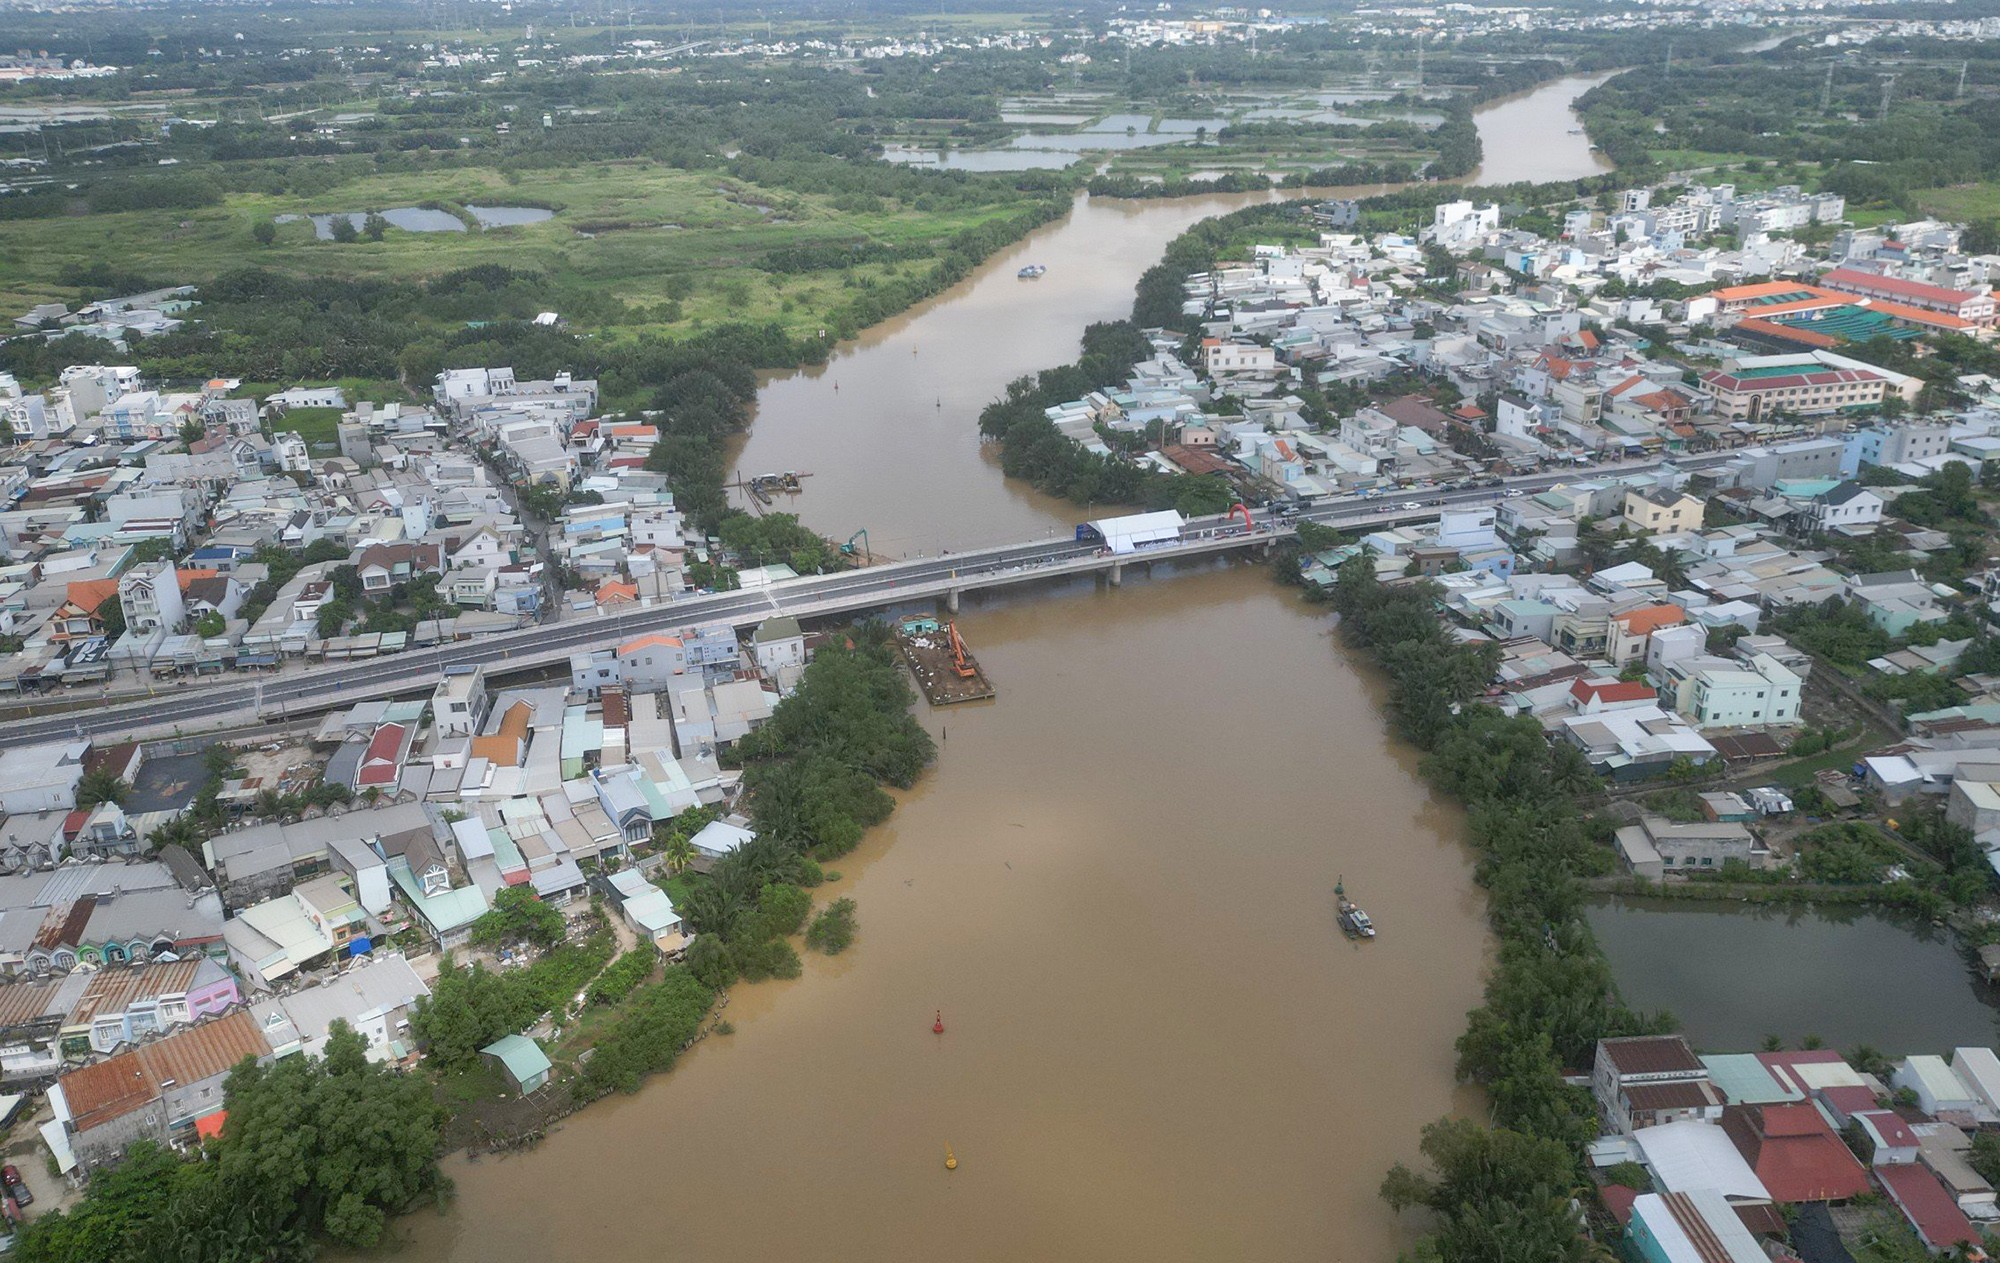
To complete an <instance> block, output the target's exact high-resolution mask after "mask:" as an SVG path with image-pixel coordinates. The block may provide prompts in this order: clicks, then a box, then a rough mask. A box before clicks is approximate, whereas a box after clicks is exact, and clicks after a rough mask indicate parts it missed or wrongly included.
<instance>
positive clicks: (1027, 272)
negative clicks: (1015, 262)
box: [1014, 263, 1049, 281]
mask: <svg viewBox="0 0 2000 1263" xmlns="http://www.w3.org/2000/svg"><path fill="white" fill-rule="evenodd" d="M1048 270H1049V269H1048V267H1047V266H1046V265H1045V264H1041V263H1030V264H1029V265H1028V266H1026V267H1024V268H1022V269H1021V270H1020V271H1018V272H1016V273H1014V275H1016V276H1018V277H1020V278H1021V279H1022V280H1024V281H1032V280H1034V279H1035V278H1036V277H1038V276H1040V275H1042V274H1043V273H1044V272H1047V271H1048Z"/></svg>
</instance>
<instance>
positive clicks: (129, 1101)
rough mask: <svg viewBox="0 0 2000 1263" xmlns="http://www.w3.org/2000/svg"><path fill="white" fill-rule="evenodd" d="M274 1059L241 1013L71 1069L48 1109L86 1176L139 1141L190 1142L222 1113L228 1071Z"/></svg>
mask: <svg viewBox="0 0 2000 1263" xmlns="http://www.w3.org/2000/svg"><path fill="white" fill-rule="evenodd" d="M270 1057H271V1046H270V1045H269V1044H268V1043H266V1042H265V1040H264V1036H263V1034H262V1032H261V1031H260V1030H259V1029H258V1026H257V1021H256V1019H255V1018H253V1017H252V1016H251V1015H250V1014H249V1013H248V1012H247V1011H244V1010H238V1011H236V1012H234V1013H230V1014H228V1015H227V1016H224V1017H219V1018H216V1019H215V1020H214V1021H212V1022H204V1023H202V1024H201V1025H199V1026H194V1027H190V1028H188V1029H187V1030H184V1031H177V1032H175V1033H173V1034H171V1035H168V1036H166V1037H165V1038H163V1039H159V1040H156V1041H154V1042H153V1043H150V1044H141V1045H140V1046H139V1047H137V1048H135V1049H133V1050H132V1051H131V1052H127V1053H121V1054H119V1055H118V1056H116V1057H111V1058H108V1059H107V1060H104V1061H100V1062H98V1063H96V1064H95V1065H90V1066H85V1067H83V1068H82V1069H79V1070H72V1071H70V1072H69V1073H68V1074H65V1075H63V1076H62V1078H61V1079H59V1080H58V1081H57V1083H56V1086H55V1087H53V1088H51V1089H49V1104H50V1106H51V1107H52V1108H53V1109H54V1111H55V1116H56V1121H57V1122H59V1123H61V1124H62V1128H63V1133H64V1135H65V1136H66V1137H67V1139H68V1140H69V1145H70V1149H71V1151H72V1152H73V1153H75V1155H76V1158H77V1162H78V1164H79V1165H80V1166H82V1167H83V1168H85V1169H86V1170H88V1169H90V1168H93V1167H98V1166H102V1165H104V1164H105V1163H108V1162H114V1161H116V1160H117V1159H118V1158H119V1157H121V1156H123V1154H124V1152H125V1150H126V1148H127V1147H128V1146H129V1145H131V1144H132V1143H133V1142H134V1141H137V1140H151V1141H154V1142H156V1143H158V1144H161V1145H169V1144H175V1143H182V1142H186V1141H188V1140H191V1139H192V1138H193V1137H194V1135H195V1132H196V1129H197V1128H198V1127H199V1126H200V1125H201V1124H202V1122H203V1121H204V1120H206V1119H209V1118H211V1117H213V1116H214V1115H216V1114H218V1113H220V1112H221V1110H222V1107H223V1098H222V1085H223V1081H224V1080H225V1079H227V1078H228V1077H229V1072H230V1071H231V1070H233V1069H235V1067H236V1065H237V1064H238V1063H239V1062H241V1061H243V1060H244V1059H245V1058H250V1059H253V1060H256V1061H259V1062H264V1061H268V1060H269V1059H270Z"/></svg>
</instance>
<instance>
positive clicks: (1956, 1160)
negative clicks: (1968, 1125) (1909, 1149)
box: [1910, 1122, 2000, 1219]
mask: <svg viewBox="0 0 2000 1263" xmlns="http://www.w3.org/2000/svg"><path fill="white" fill-rule="evenodd" d="M1910 1130H1911V1131H1914V1132H1916V1133H1917V1163H1918V1165H1920V1166H1923V1167H1925V1168H1927V1169H1928V1170H1929V1171H1930V1173H1931V1174H1932V1175H1935V1176H1937V1178H1938V1182H1939V1183H1940V1184H1942V1185H1944V1186H1945V1188H1946V1189H1947V1190H1948V1191H1949V1192H1950V1193H1951V1195H1952V1198H1953V1199H1954V1200H1955V1201H1957V1202H1958V1208H1959V1209H1960V1210H1962V1211H1964V1212H1965V1213H1966V1214H1968V1215H1970V1216H1972V1217H1973V1218H1974V1219H2000V1200H1996V1197H1995V1194H1994V1191H1993V1185H1992V1184H1991V1183H1989V1182H1988V1181H1987V1179H1986V1177H1984V1176H1982V1175H1981V1174H1979V1172H1978V1171H1975V1170H1974V1169H1973V1167H1972V1163H1970V1162H1969V1161H1967V1160H1966V1155H1967V1154H1968V1153H1970V1152H1971V1151H1972V1139H1971V1137H1970V1136H1968V1135H1967V1134H1966V1133H1965V1131H1964V1129H1962V1128H1960V1127H1956V1126H1954V1125H1953V1124H1951V1123H1947V1122H1936V1123H1916V1124H1913V1125H1912V1126H1911V1127H1910Z"/></svg>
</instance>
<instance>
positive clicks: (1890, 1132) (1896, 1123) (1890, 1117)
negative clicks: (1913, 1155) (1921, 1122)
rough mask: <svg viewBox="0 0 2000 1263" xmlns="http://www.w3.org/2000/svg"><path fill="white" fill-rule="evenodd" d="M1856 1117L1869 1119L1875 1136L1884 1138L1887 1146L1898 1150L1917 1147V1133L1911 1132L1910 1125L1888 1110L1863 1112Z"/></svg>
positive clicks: (1883, 1140) (1883, 1141)
mask: <svg viewBox="0 0 2000 1263" xmlns="http://www.w3.org/2000/svg"><path fill="white" fill-rule="evenodd" d="M1855 1117H1856V1118H1865V1119H1867V1120H1868V1125H1869V1126H1870V1127H1873V1128H1874V1129H1875V1134H1876V1135H1878V1136H1880V1137H1881V1138H1882V1143H1883V1144H1885V1145H1890V1146H1892V1147H1894V1148H1897V1149H1914V1148H1916V1147H1917V1133H1915V1132H1913V1131H1911V1130H1910V1125H1909V1124H1908V1123H1906V1122H1904V1121H1903V1120H1902V1119H1901V1118H1900V1117H1898V1116H1897V1115H1895V1114H1892V1113H1890V1112H1889V1111H1888V1110H1863V1111H1862V1112H1861V1113H1859V1114H1856V1115H1855Z"/></svg>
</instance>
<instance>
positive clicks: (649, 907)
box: [606, 868, 689, 956]
mask: <svg viewBox="0 0 2000 1263" xmlns="http://www.w3.org/2000/svg"><path fill="white" fill-rule="evenodd" d="M606 880H607V881H608V882H609V884H610V886H611V888H612V890H613V892H614V893H615V894H616V895H617V896H618V911H619V914H620V915H621V916H623V917H624V918H625V921H626V923H627V924H628V925H630V926H631V927H632V929H633V930H634V931H636V932H637V933H638V934H639V936H640V938H641V939H642V940H644V941H646V942H648V943H651V944H652V945H653V946H654V947H655V948H656V949H658V950H659V951H660V952H661V953H662V954H664V955H667V956H672V955H675V954H676V953H678V952H680V951H682V950H683V949H685V948H686V947H687V944H688V939H689V935H688V933H687V931H686V929H685V928H684V927H683V926H682V924H681V917H680V914H679V913H678V912H676V911H674V902H673V900H672V899H669V898H668V897H667V892H666V891H664V890H661V889H660V888H659V887H658V886H655V885H654V884H653V883H651V882H649V881H647V880H646V879H645V877H643V876H642V875H640V874H639V873H638V872H637V871H636V870H634V869H630V868H625V869H620V870H619V871H617V872H615V873H613V874H611V875H610V877H609V878H607V879H606Z"/></svg>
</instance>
